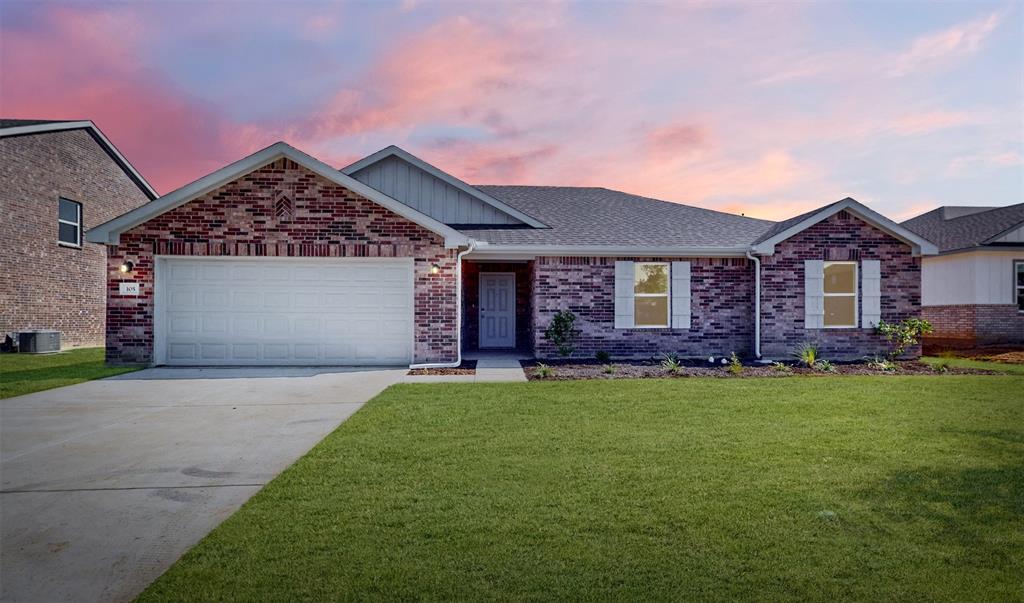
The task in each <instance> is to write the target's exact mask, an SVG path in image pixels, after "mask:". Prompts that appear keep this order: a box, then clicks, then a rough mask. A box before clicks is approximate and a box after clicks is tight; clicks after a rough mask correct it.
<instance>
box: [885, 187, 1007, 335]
mask: <svg viewBox="0 0 1024 603" xmlns="http://www.w3.org/2000/svg"><path fill="white" fill-rule="evenodd" d="M903 226H905V227H906V228H907V229H909V230H912V231H914V232H916V233H918V234H919V235H921V236H923V237H925V238H927V239H928V240H930V241H933V242H934V243H935V244H936V245H937V246H938V248H939V255H937V256H934V257H929V258H927V259H926V260H925V262H924V266H923V270H922V273H921V283H922V291H921V305H922V306H923V307H922V309H921V312H922V315H923V316H924V318H926V319H927V320H928V321H930V322H931V323H932V325H933V326H934V328H935V331H934V333H933V334H932V336H931V337H930V340H931V341H932V342H934V343H936V344H940V345H942V344H948V345H958V344H959V345H975V344H987V343H1007V342H1012V343H1024V203H1018V204H1017V205H1010V206H1006V207H958V206H946V207H939V208H937V209H934V210H932V211H930V212H928V213H926V214H921V215H920V216H917V217H916V218H912V219H910V220H907V221H906V222H904V223H903Z"/></svg>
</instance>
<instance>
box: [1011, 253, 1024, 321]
mask: <svg viewBox="0 0 1024 603" xmlns="http://www.w3.org/2000/svg"><path fill="white" fill-rule="evenodd" d="M1013 271H1014V275H1013V276H1014V279H1015V280H1014V281H1013V282H1014V284H1015V285H1016V287H1015V288H1014V291H1013V292H1014V293H1015V294H1016V295H1017V311H1018V312H1024V260H1016V261H1014V262H1013Z"/></svg>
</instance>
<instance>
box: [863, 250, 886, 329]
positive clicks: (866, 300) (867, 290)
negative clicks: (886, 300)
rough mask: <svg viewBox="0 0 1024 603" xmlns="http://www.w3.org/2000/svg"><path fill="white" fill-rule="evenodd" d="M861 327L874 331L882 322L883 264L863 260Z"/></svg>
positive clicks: (876, 261)
mask: <svg viewBox="0 0 1024 603" xmlns="http://www.w3.org/2000/svg"><path fill="white" fill-rule="evenodd" d="M860 290H861V291H860V292H861V305H860V326H861V328H864V329H873V328H874V327H876V326H878V322H879V321H880V320H882V263H881V262H880V261H878V260H863V261H861V263H860Z"/></svg>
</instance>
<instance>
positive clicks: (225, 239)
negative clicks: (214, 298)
mask: <svg viewBox="0 0 1024 603" xmlns="http://www.w3.org/2000/svg"><path fill="white" fill-rule="evenodd" d="M281 191H286V192H287V193H286V196H287V199H288V200H289V205H290V206H291V210H290V214H291V215H278V209H279V202H280V200H281V199H282V198H283V197H282V195H280V192H281ZM155 255H184V256H262V257H308V258H317V257H320V258H332V257H335V258H341V257H413V258H415V268H414V270H415V276H414V279H415V282H414V288H415V293H414V297H415V300H414V304H415V327H414V328H415V346H414V362H441V361H451V360H454V359H455V354H456V336H455V335H456V333H455V330H456V313H455V312H456V308H455V263H456V260H455V258H456V251H455V250H449V249H445V248H444V240H443V239H442V237H440V236H439V235H437V234H435V233H433V232H431V231H429V230H427V229H425V228H423V227H421V226H419V225H418V224H415V223H413V222H410V221H409V220H407V219H405V218H403V217H401V216H398V215H397V214H395V213H393V212H391V211H390V210H388V209H386V208H384V207H381V206H380V205H378V204H376V203H374V202H373V201H370V200H369V199H366V198H364V197H362V196H360V195H358V194H356V193H354V192H352V191H350V190H348V189H346V188H344V187H342V186H339V185H336V184H334V183H333V182H331V181H329V180H327V179H325V178H322V177H321V176H319V175H317V174H315V173H313V172H310V171H309V170H306V169H305V168H303V167H301V166H299V165H298V164H296V163H294V162H292V161H290V160H287V159H282V160H278V161H276V162H274V163H272V164H270V165H267V166H265V167H262V168H259V169H257V170H254V171H253V172H251V173H249V174H247V175H245V176H242V177H240V178H238V179H237V180H235V181H233V182H230V183H228V184H226V185H224V186H222V187H220V188H218V189H217V190H214V191H212V192H209V193H207V194H205V195H203V196H201V197H198V198H196V199H194V200H192V201H189V202H188V203H186V204H185V205H182V206H181V207H178V208H175V209H173V210H171V211H168V212H166V213H164V214H162V215H160V216H157V217H155V218H153V219H152V220H149V221H148V222H146V223H144V224H141V225H139V226H137V227H135V228H133V229H131V230H129V231H128V232H125V233H122V234H121V240H120V244H119V245H117V246H115V247H111V249H110V257H109V261H108V281H107V287H108V288H107V296H108V305H107V359H108V361H110V362H115V363H116V362H120V363H129V362H142V363H149V362H152V359H153V266H154V256H155ZM124 260H131V261H132V262H134V263H135V270H134V272H133V273H132V274H130V275H123V274H121V273H120V272H118V266H120V265H121V263H122V261H124ZM432 264H438V266H439V267H440V273H438V274H431V271H430V269H431V265H432ZM121 281H133V282H138V283H140V284H141V295H139V296H138V297H125V296H121V295H120V294H119V291H118V283H120V282H121Z"/></svg>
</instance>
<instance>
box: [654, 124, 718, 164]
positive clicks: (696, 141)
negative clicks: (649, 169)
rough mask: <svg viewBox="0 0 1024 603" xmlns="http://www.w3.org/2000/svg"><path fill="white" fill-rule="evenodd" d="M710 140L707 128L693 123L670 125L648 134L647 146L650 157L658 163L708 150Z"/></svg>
mask: <svg viewBox="0 0 1024 603" xmlns="http://www.w3.org/2000/svg"><path fill="white" fill-rule="evenodd" d="M710 138H711V135H710V132H709V131H708V128H707V126H704V125H701V124H692V123H680V124H669V125H665V126H660V127H657V128H655V129H653V130H651V131H650V132H648V133H647V135H646V141H645V145H646V150H647V152H648V155H649V157H650V158H651V159H653V160H654V161H658V160H666V159H671V158H673V157H677V156H679V155H681V154H686V153H690V152H693V151H694V150H697V149H702V148H706V147H707V146H708V144H709V143H710Z"/></svg>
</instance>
